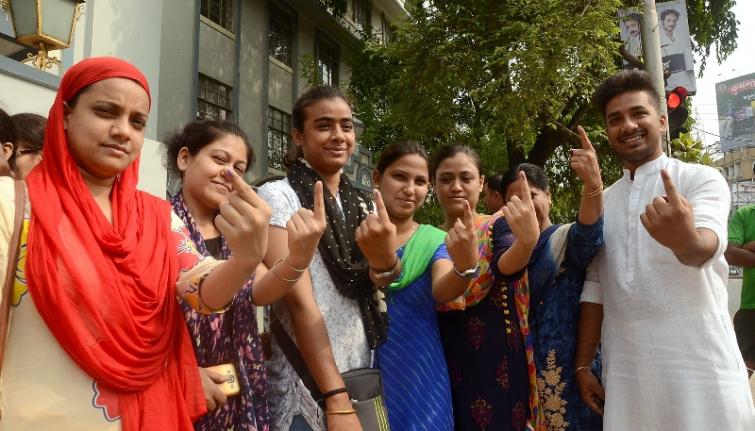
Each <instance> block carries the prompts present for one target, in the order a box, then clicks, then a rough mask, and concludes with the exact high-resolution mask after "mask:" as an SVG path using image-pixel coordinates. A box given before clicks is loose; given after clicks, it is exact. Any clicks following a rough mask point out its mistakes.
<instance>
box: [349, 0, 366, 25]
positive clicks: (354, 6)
mask: <svg viewBox="0 0 755 431" xmlns="http://www.w3.org/2000/svg"><path fill="white" fill-rule="evenodd" d="M351 20H352V21H354V23H355V24H358V25H359V26H361V27H362V30H368V29H369V28H370V0H351Z"/></svg>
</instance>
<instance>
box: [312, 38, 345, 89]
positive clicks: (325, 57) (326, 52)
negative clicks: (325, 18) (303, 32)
mask: <svg viewBox="0 0 755 431" xmlns="http://www.w3.org/2000/svg"><path fill="white" fill-rule="evenodd" d="M315 52H316V53H317V77H318V78H319V79H320V83H322V84H324V85H331V86H333V87H335V86H338V66H339V56H340V55H339V49H338V45H337V44H336V43H335V42H333V41H332V40H330V39H329V38H327V37H326V36H325V35H323V34H321V33H318V34H317V40H316V42H315Z"/></svg>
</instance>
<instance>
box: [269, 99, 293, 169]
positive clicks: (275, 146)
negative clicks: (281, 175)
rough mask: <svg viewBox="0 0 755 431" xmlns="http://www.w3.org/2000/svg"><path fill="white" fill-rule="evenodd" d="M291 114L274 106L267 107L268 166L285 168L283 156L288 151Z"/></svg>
mask: <svg viewBox="0 0 755 431" xmlns="http://www.w3.org/2000/svg"><path fill="white" fill-rule="evenodd" d="M290 132H291V116H290V115H288V114H286V113H285V112H283V111H281V110H279V109H275V108H273V107H272V106H268V108H267V166H268V167H269V168H275V169H278V170H281V171H282V170H284V167H283V156H285V155H286V152H287V151H288V144H289V142H290V139H289V137H290Z"/></svg>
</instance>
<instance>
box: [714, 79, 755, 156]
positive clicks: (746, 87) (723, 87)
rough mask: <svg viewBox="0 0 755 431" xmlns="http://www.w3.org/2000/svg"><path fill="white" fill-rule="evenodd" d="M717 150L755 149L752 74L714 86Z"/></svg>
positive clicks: (754, 80) (754, 90)
mask: <svg viewBox="0 0 755 431" xmlns="http://www.w3.org/2000/svg"><path fill="white" fill-rule="evenodd" d="M716 105H717V107H718V133H719V135H720V136H721V150H722V151H726V150H730V149H733V148H739V147H748V146H753V145H755V142H753V135H755V119H753V110H755V73H750V74H748V75H743V76H739V77H737V78H732V79H729V80H726V81H723V82H719V83H717V84H716Z"/></svg>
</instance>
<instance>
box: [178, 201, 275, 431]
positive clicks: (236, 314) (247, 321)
mask: <svg viewBox="0 0 755 431" xmlns="http://www.w3.org/2000/svg"><path fill="white" fill-rule="evenodd" d="M171 205H172V206H173V211H174V212H175V213H176V214H177V215H178V216H179V217H180V218H181V219H182V220H183V222H184V223H185V224H186V228H187V229H188V230H189V234H190V235H191V239H192V240H193V241H194V243H195V244H196V246H197V250H198V251H199V253H201V254H202V255H203V256H209V255H210V253H209V251H208V247H207V245H206V244H205V241H204V238H202V235H201V234H200V233H199V229H198V228H197V226H196V224H195V223H194V220H193V219H192V217H191V214H189V210H188V209H187V208H186V205H185V204H184V202H183V195H182V194H181V193H178V194H177V195H176V196H174V197H173V198H172V199H171ZM218 239H219V240H220V243H219V244H217V247H211V248H217V249H218V251H220V253H219V256H214V257H216V258H219V259H228V258H229V257H230V255H231V253H230V250H229V249H228V247H227V246H226V244H225V241H224V240H223V237H222V236H221V237H220V238H218ZM213 245H215V244H213ZM251 294H252V280H250V281H249V282H248V283H247V284H246V286H244V287H243V288H242V289H241V291H239V293H238V294H236V297H235V298H234V299H233V303H232V305H231V307H230V308H229V309H228V311H226V312H225V313H221V314H210V315H200V314H198V313H197V312H196V311H194V310H193V309H192V308H191V307H189V305H188V304H186V303H184V302H183V301H181V306H182V308H183V311H184V317H185V319H186V325H187V327H188V329H189V335H190V336H191V339H192V342H193V343H194V352H195V353H196V357H197V363H199V366H200V367H209V366H213V365H220V364H225V363H228V362H233V363H234V365H235V366H236V370H237V373H238V377H239V383H240V386H241V393H240V394H239V395H237V396H234V397H229V398H228V402H227V403H226V404H225V405H224V406H223V407H220V408H218V409H217V410H215V411H213V412H209V413H207V414H206V415H204V416H203V417H202V418H200V419H199V420H198V421H196V422H195V423H194V429H196V430H198V431H199V430H201V431H215V430H234V431H238V430H241V431H267V430H269V429H270V426H269V423H270V415H269V412H268V406H267V376H266V373H265V362H264V361H265V358H264V357H263V354H262V344H261V342H260V336H259V334H258V332H257V320H256V318H255V316H256V313H255V309H254V304H253V303H252V297H251Z"/></svg>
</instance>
